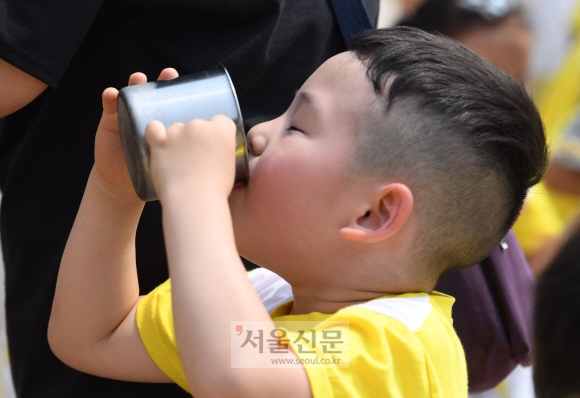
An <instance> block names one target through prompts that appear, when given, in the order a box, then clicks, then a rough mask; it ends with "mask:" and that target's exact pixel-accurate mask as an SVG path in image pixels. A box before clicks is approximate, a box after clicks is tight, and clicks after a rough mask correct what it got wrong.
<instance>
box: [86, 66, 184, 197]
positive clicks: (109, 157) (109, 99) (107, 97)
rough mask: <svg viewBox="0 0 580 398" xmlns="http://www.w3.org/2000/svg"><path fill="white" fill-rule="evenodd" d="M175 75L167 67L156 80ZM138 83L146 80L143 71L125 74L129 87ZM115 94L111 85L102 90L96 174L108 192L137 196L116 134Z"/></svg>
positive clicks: (117, 133)
mask: <svg viewBox="0 0 580 398" xmlns="http://www.w3.org/2000/svg"><path fill="white" fill-rule="evenodd" d="M178 76H179V74H178V73H177V71H176V70H175V69H172V68H167V69H164V70H163V71H162V72H161V73H160V75H159V78H158V79H157V80H169V79H173V78H176V77H178ZM142 83H147V76H145V75H144V74H143V73H133V74H132V75H131V77H129V86H132V85H135V84H142ZM118 95H119V91H118V90H117V89H115V88H113V87H109V88H107V89H106V90H105V91H103V114H102V116H101V121H100V123H99V127H98V128H97V134H96V137H95V169H96V176H97V178H98V180H99V182H100V183H101V184H102V185H103V186H104V187H105V188H106V189H108V190H109V191H111V192H113V193H115V194H118V195H120V196H123V197H129V198H132V199H138V197H137V194H136V193H135V190H134V188H133V184H132V183H131V177H130V176H129V171H128V169H127V163H126V162H125V156H124V154H123V146H122V144H121V136H120V134H119V121H118V119H117V97H118Z"/></svg>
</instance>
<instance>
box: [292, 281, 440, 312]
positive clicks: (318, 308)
mask: <svg viewBox="0 0 580 398" xmlns="http://www.w3.org/2000/svg"><path fill="white" fill-rule="evenodd" d="M432 290H433V289H432V287H431V288H426V287H423V288H422V287H419V286H414V287H411V286H408V287H407V288H404V289H401V288H400V287H399V288H391V289H380V290H352V289H344V288H342V287H337V286H332V287H330V286H326V287H325V288H321V287H319V286H295V285H293V286H292V293H293V295H294V303H293V305H292V309H291V310H290V314H291V315H299V314H309V313H312V312H320V313H323V314H334V313H335V312H337V311H338V310H340V309H341V308H345V307H348V306H351V305H355V304H360V303H366V302H367V301H370V300H374V299H376V298H380V297H385V296H387V297H388V296H394V295H399V294H404V293H420V292H424V293H430V292H431V291H432Z"/></svg>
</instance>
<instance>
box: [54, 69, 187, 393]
mask: <svg viewBox="0 0 580 398" xmlns="http://www.w3.org/2000/svg"><path fill="white" fill-rule="evenodd" d="M164 73H165V75H163V74H162V76H160V78H163V77H165V78H169V77H172V76H173V75H174V74H176V72H174V71H170V72H164ZM168 73H169V75H168ZM144 80H146V78H145V76H144V75H142V74H136V75H133V76H132V77H131V80H130V84H136V83H141V82H144ZM116 100H117V91H116V90H115V89H107V90H105V92H104V93H103V116H102V118H101V122H100V124H99V127H98V130H97V136H96V141H95V166H94V167H93V170H92V171H91V174H90V177H89V180H88V183H87V186H86V189H85V194H84V196H83V200H82V202H81V205H80V208H79V211H78V214H77V217H76V220H75V223H74V226H73V228H72V230H71V233H70V236H69V239H68V242H67V245H66V248H65V251H64V254H63V257H62V260H61V266H60V270H59V275H58V280H57V285H56V291H55V297H54V301H53V308H52V313H51V318H50V322H49V329H48V340H49V343H50V346H51V348H52V350H53V351H54V353H55V354H56V355H57V356H58V357H59V358H60V359H61V360H62V361H63V362H65V363H66V364H68V365H69V366H71V367H74V368H75V369H78V370H81V371H84V372H87V373H91V374H94V375H98V376H103V377H109V378H114V379H123V380H131V381H150V382H168V381H169V379H168V378H167V376H165V375H164V374H163V373H162V372H161V371H160V370H159V369H158V368H157V366H156V365H155V364H154V363H153V361H152V360H151V358H150V357H149V355H148V354H147V351H146V350H145V348H144V346H143V344H142V343H141V339H140V337H139V333H138V330H137V327H136V324H135V309H136V306H137V303H138V301H139V287H138V282H137V273H136V267H135V233H136V229H137V223H138V221H139V217H140V215H141V211H142V209H143V202H142V201H141V200H139V198H138V197H137V196H136V194H135V191H134V190H133V187H132V185H131V182H130V178H129V176H128V172H127V169H126V165H125V161H124V157H123V154H122V147H121V140H120V137H119V131H118V123H117V115H116Z"/></svg>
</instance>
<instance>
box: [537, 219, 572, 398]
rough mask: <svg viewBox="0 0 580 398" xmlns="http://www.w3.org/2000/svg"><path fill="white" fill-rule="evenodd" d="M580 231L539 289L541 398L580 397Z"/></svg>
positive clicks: (538, 386) (538, 322)
mask: <svg viewBox="0 0 580 398" xmlns="http://www.w3.org/2000/svg"><path fill="white" fill-rule="evenodd" d="M577 222H578V220H576V223H577ZM578 291H580V229H578V226H576V229H575V231H574V232H573V233H572V234H571V236H570V237H569V238H568V239H567V241H566V243H565V244H564V246H563V247H562V249H561V250H560V252H559V253H558V255H557V256H556V258H555V260H554V261H553V262H552V264H551V265H550V267H549V268H548V269H547V271H546V272H545V273H544V274H543V275H542V276H541V277H540V280H539V282H538V285H537V287H536V305H535V309H534V315H535V316H534V333H533V334H534V343H535V344H534V384H535V387H536V394H537V396H538V398H565V397H572V396H580V378H579V377H578V375H579V374H580V339H579V338H578V330H580V295H579V294H578Z"/></svg>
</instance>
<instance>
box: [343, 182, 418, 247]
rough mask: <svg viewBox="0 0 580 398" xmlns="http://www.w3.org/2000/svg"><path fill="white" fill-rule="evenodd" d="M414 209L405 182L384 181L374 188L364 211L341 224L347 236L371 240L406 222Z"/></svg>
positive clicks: (395, 231) (411, 197)
mask: <svg viewBox="0 0 580 398" xmlns="http://www.w3.org/2000/svg"><path fill="white" fill-rule="evenodd" d="M412 209H413V193H412V192H411V190H410V189H409V187H407V186H406V185H404V184H400V183H393V184H389V185H385V186H384V187H382V188H381V189H380V191H378V192H377V194H376V195H375V197H374V198H372V201H371V202H370V203H369V206H368V207H367V208H366V210H365V212H364V213H363V214H361V215H359V216H357V217H356V219H355V220H353V222H352V223H351V224H350V225H348V226H346V227H343V228H341V230H340V235H341V236H342V237H343V238H344V239H347V240H351V241H359V242H366V243H374V242H378V241H381V240H383V239H387V238H390V237H391V236H393V235H395V234H396V233H397V232H399V231H400V230H401V229H402V228H403V226H404V225H405V224H406V223H407V220H408V219H409V216H410V215H411V210H412Z"/></svg>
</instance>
